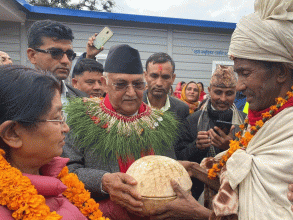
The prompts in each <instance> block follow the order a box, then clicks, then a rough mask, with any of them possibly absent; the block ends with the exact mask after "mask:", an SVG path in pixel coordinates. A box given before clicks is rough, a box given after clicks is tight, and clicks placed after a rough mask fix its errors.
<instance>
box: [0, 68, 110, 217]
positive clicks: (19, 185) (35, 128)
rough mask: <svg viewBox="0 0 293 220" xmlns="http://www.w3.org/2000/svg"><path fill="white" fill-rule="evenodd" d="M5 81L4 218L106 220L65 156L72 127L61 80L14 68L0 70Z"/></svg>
mask: <svg viewBox="0 0 293 220" xmlns="http://www.w3.org/2000/svg"><path fill="white" fill-rule="evenodd" d="M0 78H1V80H0V94H2V95H1V96H0V173H1V175H0V204H1V205H0V220H12V219H61V218H62V219H64V220H87V219H92V217H93V216H95V217H96V218H98V217H100V218H99V219H101V220H105V218H103V217H102V213H101V211H100V210H99V208H98V207H99V206H98V204H97V203H95V202H94V201H93V200H90V199H89V198H90V197H89V195H88V192H86V191H85V189H84V187H82V183H81V182H80V181H79V180H78V178H77V177H76V176H72V174H70V175H69V174H68V172H67V171H66V170H67V168H66V167H65V166H66V163H67V162H68V160H69V159H67V158H61V157H60V155H61V153H62V151H63V145H64V144H65V142H64V139H65V134H66V133H67V132H69V127H68V126H67V124H66V122H65V118H64V116H63V114H62V111H61V109H62V104H61V98H60V94H61V89H60V84H59V82H58V81H57V80H56V79H55V77H53V76H52V75H49V74H48V75H45V74H42V73H40V72H39V71H38V70H35V69H31V68H27V67H24V66H13V65H6V66H1V67H0ZM76 188H78V192H76ZM76 198H77V199H76ZM80 203H81V204H82V205H81V206H79V205H78V204H80ZM87 205H89V207H87ZM84 208H85V209H86V210H89V212H88V213H86V212H84V210H83V209H84ZM82 211H83V213H86V214H85V215H84V214H83V213H82Z"/></svg>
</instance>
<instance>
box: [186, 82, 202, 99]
mask: <svg viewBox="0 0 293 220" xmlns="http://www.w3.org/2000/svg"><path fill="white" fill-rule="evenodd" d="M198 91H199V89H198V86H197V84H196V83H190V84H188V86H187V87H186V89H185V95H186V99H187V101H189V102H196V101H197V100H198V97H199V92H198Z"/></svg>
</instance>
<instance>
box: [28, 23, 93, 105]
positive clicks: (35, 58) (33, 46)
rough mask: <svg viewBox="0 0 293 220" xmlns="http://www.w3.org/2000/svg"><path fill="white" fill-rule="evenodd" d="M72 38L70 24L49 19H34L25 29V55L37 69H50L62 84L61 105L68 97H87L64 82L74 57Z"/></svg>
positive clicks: (66, 101)
mask: <svg viewBox="0 0 293 220" xmlns="http://www.w3.org/2000/svg"><path fill="white" fill-rule="evenodd" d="M73 39H74V37H73V33H72V30H71V29H70V28H69V27H67V26H65V25H63V24H61V23H59V22H56V21H51V20H42V21H36V22H34V23H33V24H32V26H31V27H30V29H29V32H28V49H27V57H28V59H29V61H30V62H31V63H32V64H33V65H34V66H35V68H36V69H39V70H42V71H43V72H46V71H49V72H50V73H51V74H53V76H55V77H56V79H57V80H58V81H59V83H60V85H61V91H62V92H61V101H62V104H64V105H65V104H66V103H68V98H72V97H85V96H87V95H86V94H85V93H84V92H81V91H79V90H78V89H75V88H73V87H72V86H70V85H66V84H65V81H64V80H65V79H67V77H68V76H69V73H70V70H71V64H72V61H73V60H74V58H75V57H76V54H75V52H74V51H73V46H72V41H73Z"/></svg>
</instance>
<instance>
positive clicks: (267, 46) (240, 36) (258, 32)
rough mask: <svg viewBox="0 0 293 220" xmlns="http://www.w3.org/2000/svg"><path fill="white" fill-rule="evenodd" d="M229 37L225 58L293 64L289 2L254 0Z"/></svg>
mask: <svg viewBox="0 0 293 220" xmlns="http://www.w3.org/2000/svg"><path fill="white" fill-rule="evenodd" d="M254 10H255V12H254V13H253V14H250V15H247V16H245V17H243V18H242V19H241V20H240V22H239V23H238V24H237V27H236V29H235V31H234V33H233V34H232V38H231V43H230V47H229V53H228V55H229V56H230V57H231V58H232V59H233V58H234V57H236V58H245V59H251V60H262V61H272V62H284V63H291V64H293V1H292V0H256V1H255V4H254Z"/></svg>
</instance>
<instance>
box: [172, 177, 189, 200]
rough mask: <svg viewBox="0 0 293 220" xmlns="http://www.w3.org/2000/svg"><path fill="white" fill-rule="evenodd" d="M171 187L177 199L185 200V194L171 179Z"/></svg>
mask: <svg viewBox="0 0 293 220" xmlns="http://www.w3.org/2000/svg"><path fill="white" fill-rule="evenodd" d="M170 182H171V186H172V188H173V190H174V192H175V193H176V195H177V197H178V198H186V196H187V195H186V194H187V192H185V191H184V190H183V189H182V187H181V186H180V185H179V184H178V183H177V182H176V181H175V180H173V179H171V181H170Z"/></svg>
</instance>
